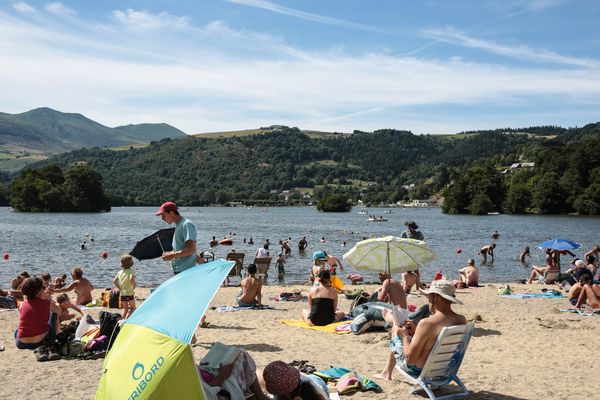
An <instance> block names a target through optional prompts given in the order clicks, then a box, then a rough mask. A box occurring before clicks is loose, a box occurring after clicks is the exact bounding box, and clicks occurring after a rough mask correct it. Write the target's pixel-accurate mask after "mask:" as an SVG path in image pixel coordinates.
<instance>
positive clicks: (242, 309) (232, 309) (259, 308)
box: [215, 304, 274, 313]
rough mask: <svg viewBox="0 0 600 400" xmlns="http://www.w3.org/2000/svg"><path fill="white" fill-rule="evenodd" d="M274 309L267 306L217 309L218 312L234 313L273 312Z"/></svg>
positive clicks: (222, 307)
mask: <svg viewBox="0 0 600 400" xmlns="http://www.w3.org/2000/svg"><path fill="white" fill-rule="evenodd" d="M273 309H274V307H271V306H267V305H264V304H263V305H260V306H251V307H240V306H221V307H217V308H216V309H215V311H216V312H221V313H222V312H233V311H247V310H273Z"/></svg>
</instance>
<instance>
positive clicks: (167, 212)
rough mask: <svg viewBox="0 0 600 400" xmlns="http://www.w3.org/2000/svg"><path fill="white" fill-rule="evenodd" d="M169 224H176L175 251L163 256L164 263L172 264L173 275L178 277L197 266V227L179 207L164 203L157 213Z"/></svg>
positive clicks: (167, 252)
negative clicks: (184, 215)
mask: <svg viewBox="0 0 600 400" xmlns="http://www.w3.org/2000/svg"><path fill="white" fill-rule="evenodd" d="M155 214H156V215H159V216H160V217H161V218H162V220H163V221H165V223H167V224H175V234H174V235H173V250H172V251H165V252H163V254H162V259H163V260H164V261H170V262H171V269H172V270H173V274H175V275H177V274H178V273H180V272H183V271H185V270H186V269H188V268H191V267H193V266H194V265H196V227H195V226H194V224H192V223H191V222H190V221H189V220H187V219H186V218H184V217H183V216H181V215H180V214H179V211H178V209H177V206H176V205H175V203H173V202H171V201H167V202H166V203H163V204H162V205H161V206H160V208H159V209H158V211H157V212H156V213H155Z"/></svg>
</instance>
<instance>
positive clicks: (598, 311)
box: [560, 308, 600, 317]
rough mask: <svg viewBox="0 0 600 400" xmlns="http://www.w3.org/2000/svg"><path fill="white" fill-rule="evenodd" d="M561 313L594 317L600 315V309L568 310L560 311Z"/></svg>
mask: <svg viewBox="0 0 600 400" xmlns="http://www.w3.org/2000/svg"><path fill="white" fill-rule="evenodd" d="M560 312H568V313H573V314H579V315H583V316H584V317H593V316H594V315H600V308H594V309H593V310H577V309H575V308H569V309H566V310H560Z"/></svg>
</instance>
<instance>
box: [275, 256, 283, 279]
mask: <svg viewBox="0 0 600 400" xmlns="http://www.w3.org/2000/svg"><path fill="white" fill-rule="evenodd" d="M284 265H285V258H283V253H279V255H278V256H277V261H275V266H276V267H277V272H278V273H279V279H282V278H283V275H284V274H285V268H284Z"/></svg>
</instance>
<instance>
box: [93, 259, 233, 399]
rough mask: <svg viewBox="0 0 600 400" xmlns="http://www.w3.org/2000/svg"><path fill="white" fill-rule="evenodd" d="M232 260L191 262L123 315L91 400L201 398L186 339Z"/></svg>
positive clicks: (200, 390) (191, 355)
mask: <svg viewBox="0 0 600 400" xmlns="http://www.w3.org/2000/svg"><path fill="white" fill-rule="evenodd" d="M234 264H235V262H234V261H225V260H215V261H212V262H209V263H206V264H200V265H196V266H194V267H192V268H190V269H188V270H186V271H184V272H182V273H180V274H178V275H175V276H174V277H172V278H170V279H169V280H167V281H166V282H164V283H163V284H162V285H160V286H159V287H158V288H157V289H156V290H155V291H154V292H153V293H152V294H151V295H150V297H148V299H147V300H146V301H145V302H143V303H142V304H141V305H140V307H139V308H138V309H137V310H136V311H135V312H134V313H133V315H132V316H131V317H129V318H128V319H127V321H126V322H125V324H124V325H123V326H122V328H121V332H120V333H119V336H118V337H117V339H116V340H115V342H114V345H113V347H112V348H111V350H110V351H109V353H108V354H107V356H106V359H105V360H104V364H103V366H102V376H101V377H100V383H99V384H98V388H97V389H96V397H95V398H96V399H97V400H104V399H106V400H113V399H114V400H117V399H119V400H134V399H138V400H143V399H161V400H163V399H164V400H171V399H172V400H175V399H177V400H186V399H194V400H203V399H204V398H205V395H204V391H203V389H202V384H201V382H200V377H199V375H198V371H197V369H196V364H195V362H194V356H193V354H192V349H191V347H190V344H189V343H190V340H191V339H192V336H193V334H194V331H195V330H196V327H197V326H198V323H199V322H200V318H201V317H202V315H203V314H204V312H205V311H206V309H207V307H208V305H209V304H210V302H211V300H212V299H213V297H214V296H215V294H216V292H217V289H218V288H219V286H220V285H221V283H222V282H223V280H224V279H225V278H226V277H227V274H228V273H229V271H230V270H231V268H232V267H233V265H234Z"/></svg>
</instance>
